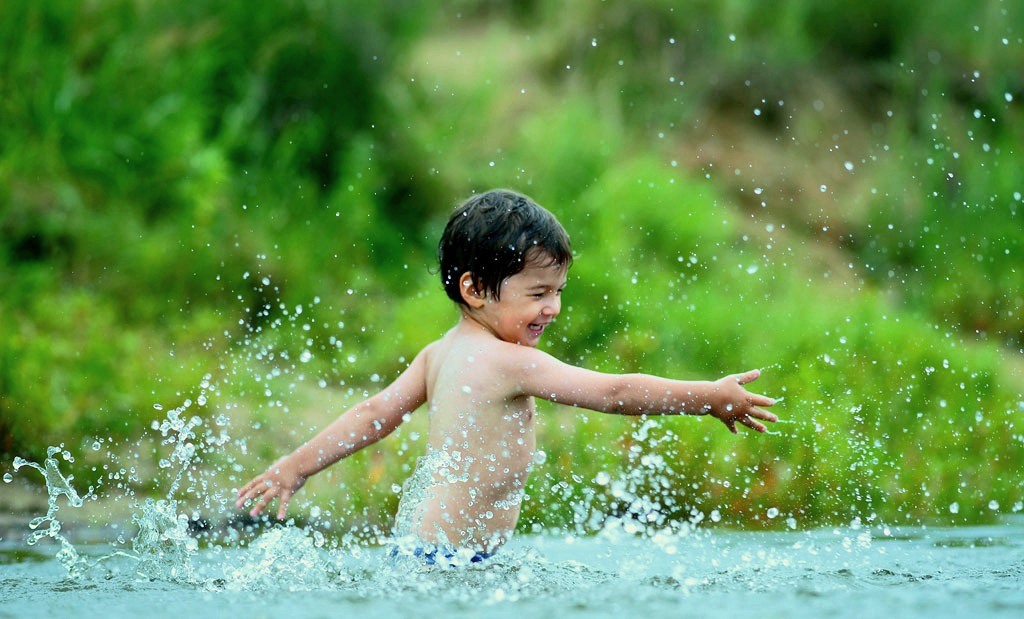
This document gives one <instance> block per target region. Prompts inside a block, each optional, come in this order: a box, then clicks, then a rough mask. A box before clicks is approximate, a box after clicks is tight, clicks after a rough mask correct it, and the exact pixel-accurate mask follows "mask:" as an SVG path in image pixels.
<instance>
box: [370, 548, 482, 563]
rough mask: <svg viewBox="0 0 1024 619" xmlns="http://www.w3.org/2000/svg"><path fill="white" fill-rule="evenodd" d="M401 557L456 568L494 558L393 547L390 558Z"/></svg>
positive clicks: (433, 549) (452, 551)
mask: <svg viewBox="0 0 1024 619" xmlns="http://www.w3.org/2000/svg"><path fill="white" fill-rule="evenodd" d="M399 555H404V556H412V557H416V558H417V559H420V560H422V561H423V564H424V565H438V564H441V565H447V566H449V567H456V566H459V565H465V564H466V563H480V562H481V561H485V560H487V559H490V558H491V557H493V556H494V553H491V552H476V553H474V554H472V555H468V554H467V553H459V552H456V551H454V550H451V549H448V548H423V547H422V546H418V547H416V548H414V549H413V550H412V552H411V553H409V552H407V551H403V550H401V549H399V548H398V547H397V546H395V547H393V548H392V549H391V551H390V552H388V556H390V557H391V558H395V557H397V556H399Z"/></svg>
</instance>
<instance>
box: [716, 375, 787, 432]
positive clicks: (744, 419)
mask: <svg viewBox="0 0 1024 619" xmlns="http://www.w3.org/2000/svg"><path fill="white" fill-rule="evenodd" d="M759 376H761V371H760V370H751V371H749V372H744V373H742V374H733V375H731V376H726V377H725V378H720V379H718V380H717V381H715V382H714V386H713V387H712V390H711V397H710V398H709V399H710V400H711V402H710V404H708V406H707V410H706V411H704V412H705V413H707V414H709V415H711V416H712V417H715V418H716V419H719V420H720V421H721V422H722V423H724V424H725V425H726V427H728V428H729V431H730V432H732V433H733V434H736V423H737V422H738V423H741V424H743V425H745V426H747V427H748V428H752V429H754V430H757V431H758V432H764V431H765V430H767V428H766V427H765V425H764V424H763V423H761V421H758V420H762V421H769V422H775V421H778V420H779V418H778V417H776V416H775V415H773V414H772V413H769V412H768V411H765V410H762V409H761V408H759V407H761V406H772V405H774V404H775V400H774V399H773V398H769V397H767V396H763V395H758V394H755V393H750V392H749V391H747V390H746V389H744V388H743V385H746V384H747V383H750V382H753V381H755V380H757V378H758V377H759Z"/></svg>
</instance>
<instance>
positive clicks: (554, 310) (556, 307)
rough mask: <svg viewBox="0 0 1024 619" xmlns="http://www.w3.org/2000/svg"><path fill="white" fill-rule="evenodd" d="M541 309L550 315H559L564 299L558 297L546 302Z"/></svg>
mask: <svg viewBox="0 0 1024 619" xmlns="http://www.w3.org/2000/svg"><path fill="white" fill-rule="evenodd" d="M541 311H542V312H544V313H545V314H547V315H548V316H552V317H554V316H557V315H558V313H559V312H560V311H562V300H561V299H558V298H556V299H554V300H552V301H550V302H549V303H546V304H545V305H544V308H543V309H542V310H541Z"/></svg>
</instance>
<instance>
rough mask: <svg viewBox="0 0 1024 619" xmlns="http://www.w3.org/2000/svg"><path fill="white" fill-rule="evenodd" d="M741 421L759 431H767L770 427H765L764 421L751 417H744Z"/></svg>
mask: <svg viewBox="0 0 1024 619" xmlns="http://www.w3.org/2000/svg"><path fill="white" fill-rule="evenodd" d="M740 423H742V424H743V425H745V426H747V427H748V428H751V429H752V430H757V431H758V432H764V431H766V430H767V429H768V428H766V427H765V425H764V424H763V423H761V422H759V421H755V420H754V419H752V418H751V417H744V418H743V419H742V420H741V421H740Z"/></svg>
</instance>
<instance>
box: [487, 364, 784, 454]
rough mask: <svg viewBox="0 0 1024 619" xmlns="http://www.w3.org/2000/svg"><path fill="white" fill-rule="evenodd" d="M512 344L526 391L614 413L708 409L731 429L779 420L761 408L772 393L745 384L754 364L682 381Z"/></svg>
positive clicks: (692, 412)
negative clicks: (576, 362) (581, 363)
mask: <svg viewBox="0 0 1024 619" xmlns="http://www.w3.org/2000/svg"><path fill="white" fill-rule="evenodd" d="M516 349H517V350H515V351H512V353H511V354H510V355H508V357H507V359H508V363H510V364H511V367H509V368H508V370H509V372H510V373H511V374H512V375H513V376H514V380H516V381H517V385H518V387H519V389H520V390H521V391H522V392H523V393H524V394H526V395H532V396H536V397H539V398H543V399H545V400H550V401H552V402H558V403H561V404H567V405H570V406H579V407H582V408H588V409H590V410H596V411H601V412H605V413H614V414H619V415H645V414H646V415H711V416H712V417H715V418H716V419H718V420H720V421H721V422H722V423H724V424H725V425H726V427H728V428H729V431H731V432H733V433H734V434H735V433H736V424H737V423H738V424H742V425H745V426H747V427H749V428H752V429H754V430H757V431H758V432H764V431H765V430H766V428H765V425H764V423H762V422H764V421H767V422H774V421H778V417H776V416H775V415H773V414H772V413H770V412H768V411H766V410H764V409H763V408H761V407H769V406H772V405H773V404H775V400H774V399H773V398H769V397H767V396H763V395H758V394H755V393H750V392H749V391H747V390H746V388H744V385H746V384H748V383H750V382H752V381H754V380H757V378H758V377H759V376H760V375H761V373H760V371H759V370H752V371H749V372H744V373H742V374H733V375H730V376H726V377H724V378H721V379H719V380H716V381H683V380H674V379H671V378H663V377H660V376H654V375H651V374H606V373H603V372H594V371H592V370H586V369H583V368H579V367H576V366H573V365H569V364H567V363H563V362H561V361H559V360H558V359H555V358H554V357H552V356H551V355H548V354H547V353H544V352H542V351H539V350H536V349H532V348H526V347H522V346H518V347H516Z"/></svg>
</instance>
